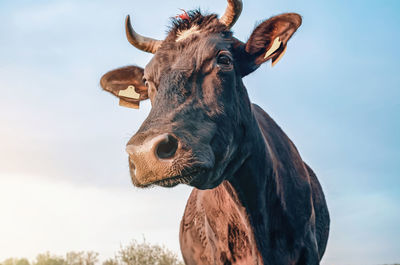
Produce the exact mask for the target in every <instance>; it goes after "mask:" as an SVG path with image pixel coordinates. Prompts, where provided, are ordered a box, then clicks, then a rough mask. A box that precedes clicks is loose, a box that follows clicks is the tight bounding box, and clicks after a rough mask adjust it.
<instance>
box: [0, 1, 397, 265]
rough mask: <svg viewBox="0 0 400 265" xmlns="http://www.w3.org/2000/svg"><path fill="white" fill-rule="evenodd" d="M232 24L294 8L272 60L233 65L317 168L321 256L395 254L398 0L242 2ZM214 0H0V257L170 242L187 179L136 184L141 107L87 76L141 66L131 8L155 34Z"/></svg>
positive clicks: (389, 259)
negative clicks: (322, 211) (133, 168)
mask: <svg viewBox="0 0 400 265" xmlns="http://www.w3.org/2000/svg"><path fill="white" fill-rule="evenodd" d="M243 2H244V9H243V12H242V15H241V17H240V18H239V20H238V22H237V23H236V24H235V26H234V27H233V31H234V33H235V36H236V37H238V38H239V39H241V40H242V41H246V40H247V38H248V37H249V36H250V34H251V32H252V30H253V29H254V26H255V25H256V23H259V22H262V21H263V20H265V19H267V18H269V17H271V16H273V15H277V14H280V13H284V12H297V13H299V14H301V15H302V16H303V24H302V26H301V27H300V29H299V30H298V32H297V33H296V34H295V36H294V37H293V38H292V39H291V40H290V42H289V45H288V49H287V52H286V54H285V56H284V57H283V58H282V60H281V61H280V62H279V63H278V64H277V65H276V66H275V67H274V68H271V66H270V64H268V63H267V64H265V65H264V66H262V67H260V68H259V69H258V70H257V71H256V72H254V73H253V74H251V75H249V76H247V77H245V79H244V83H245V85H246V87H247V88H248V92H249V95H250V99H251V100H252V101H253V102H254V103H257V104H258V105H260V106H261V107H262V108H263V109H264V110H265V111H267V112H268V113H269V114H270V115H271V116H272V117H273V118H274V119H275V121H276V122H277V123H278V124H279V125H280V126H281V127H282V128H283V130H284V131H285V132H286V133H287V134H288V136H289V137H290V138H291V139H292V140H293V142H294V143H295V144H296V146H297V148H298V150H299V151H300V153H301V156H302V157H303V160H304V161H306V162H307V163H308V164H309V165H310V166H311V167H312V168H313V170H314V171H315V172H316V174H317V176H318V178H319V180H320V182H321V184H322V186H323V189H324V191H325V195H326V199H327V203H328V207H329V210H330V214H331V230H330V238H329V242H328V247H327V252H326V254H325V256H324V258H323V261H322V264H326V265H328V264H335V265H372V264H388V263H395V262H400V244H399V238H400V206H399V205H400V189H399V185H400V176H399V172H400V151H399V150H400V75H399V69H400V52H399V50H398V43H400V35H399V28H400V16H399V15H398V13H399V12H400V2H399V1H396V0H391V1H389V0H382V1H368V0H363V1H361V0H354V1H344V0H338V1H329V2H328V1H295V0H285V1H265V0H257V1H256V0H253V1H247V0H244V1H243ZM197 7H201V9H202V10H204V11H207V12H213V13H217V14H222V13H223V11H224V10H225V7H226V2H225V1H223V0H220V1H215V0H213V1H212V0H203V1H194V0H169V1H156V0H152V1H125V0H115V1H104V0H103V1H102V0H99V1H85V0H70V1H67V0H59V1H49V0H35V1H32V0H30V1H28V0H21V1H10V0H2V1H0V17H1V23H0V91H1V95H2V96H1V97H0V124H1V125H0V216H1V217H0V261H1V260H3V259H6V258H8V257H27V258H29V259H31V260H32V259H34V258H35V256H36V255H37V254H39V253H42V252H45V251H50V252H52V253H55V254H59V255H62V254H65V253H66V252H67V251H73V250H77V251H78V250H94V251H98V252H100V255H101V256H100V258H101V259H103V260H104V259H106V258H108V257H112V256H114V254H115V252H116V251H117V250H118V249H119V247H120V245H121V244H122V245H124V244H127V243H129V242H130V240H132V239H137V240H141V239H142V238H143V237H145V238H146V240H147V241H149V242H151V243H158V244H163V245H165V246H167V247H168V248H170V249H172V250H174V251H176V252H179V243H178V233H179V232H178V229H179V222H180V218H181V217H182V214H183V211H184V207H185V203H186V200H187V198H188V196H189V194H190V191H191V188H190V187H188V186H178V187H176V188H173V189H165V188H152V189H146V190H141V189H138V188H134V187H133V186H132V184H131V182H130V177H129V172H128V164H127V155H126V153H125V144H126V142H127V141H128V139H129V138H130V137H131V136H132V135H133V134H134V133H135V131H136V130H137V129H138V127H139V126H140V124H141V123H142V121H143V120H144V119H145V118H146V116H147V114H148V113H149V109H150V104H149V102H145V103H143V104H141V108H140V110H138V111H137V110H132V109H127V108H123V107H120V106H118V100H117V99H116V98H114V97H112V96H111V95H109V94H107V93H106V92H103V91H102V90H101V88H100V86H99V80H100V77H101V76H102V75H103V74H104V73H106V72H107V71H109V70H112V69H114V68H117V67H120V66H124V65H129V64H135V65H139V66H141V67H144V66H145V65H146V63H147V62H148V61H149V60H150V59H151V56H152V55H150V54H147V53H144V52H141V51H139V50H137V49H135V48H134V47H132V46H131V45H130V44H129V43H128V41H127V40H126V39H125V33H124V27H123V21H124V18H125V16H126V15H127V14H130V15H131V19H132V23H133V25H134V28H135V29H136V30H137V31H138V32H139V33H142V34H143V35H147V36H151V37H153V38H158V39H163V38H164V37H165V35H166V31H167V26H168V25H169V17H171V16H175V15H176V14H177V13H180V11H179V8H184V9H187V10H190V9H194V8H197Z"/></svg>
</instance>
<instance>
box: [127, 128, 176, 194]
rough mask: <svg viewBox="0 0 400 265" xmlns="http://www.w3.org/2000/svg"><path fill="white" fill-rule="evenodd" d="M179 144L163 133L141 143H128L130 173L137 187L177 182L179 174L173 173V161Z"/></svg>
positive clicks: (170, 135) (172, 136) (169, 135)
mask: <svg viewBox="0 0 400 265" xmlns="http://www.w3.org/2000/svg"><path fill="white" fill-rule="evenodd" d="M180 146H181V145H180V142H179V140H178V139H177V137H175V136H174V135H172V134H169V133H164V134H161V135H158V136H155V137H153V138H151V139H146V140H144V142H143V143H140V144H133V143H128V145H127V147H126V151H127V152H128V154H129V160H130V163H129V165H130V171H131V175H132V178H133V181H134V184H135V185H137V186H148V185H150V184H157V183H158V182H160V181H163V180H165V179H170V180H171V181H170V182H171V183H172V182H173V181H172V180H178V178H179V177H180V174H177V173H180V172H174V171H175V170H174V165H173V164H174V160H175V158H176V156H177V153H178V152H179V151H180Z"/></svg>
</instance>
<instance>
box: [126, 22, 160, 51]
mask: <svg viewBox="0 0 400 265" xmlns="http://www.w3.org/2000/svg"><path fill="white" fill-rule="evenodd" d="M125 31H126V37H127V38H128V41H129V42H130V43H131V44H132V45H133V46H135V47H136V48H138V49H139V50H142V51H145V52H150V53H156V51H157V49H158V48H159V47H160V46H161V43H162V41H161V40H156V39H152V38H148V37H144V36H142V35H140V34H138V33H136V32H135V30H133V28H132V25H131V18H130V17H129V15H127V16H126V19H125Z"/></svg>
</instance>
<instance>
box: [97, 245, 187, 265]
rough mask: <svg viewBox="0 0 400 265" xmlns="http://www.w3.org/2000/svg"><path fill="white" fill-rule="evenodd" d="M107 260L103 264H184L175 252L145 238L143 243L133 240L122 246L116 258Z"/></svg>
mask: <svg viewBox="0 0 400 265" xmlns="http://www.w3.org/2000/svg"><path fill="white" fill-rule="evenodd" d="M106 262H107V264H106ZM106 262H105V263H103V265H183V262H182V261H180V260H179V259H178V257H177V255H176V254H175V253H174V252H172V251H170V250H169V249H167V248H165V247H164V246H160V245H152V244H149V243H147V242H146V241H145V240H143V242H142V243H139V242H137V241H136V240H133V241H132V242H131V243H130V244H129V245H128V246H125V247H121V249H120V251H119V252H118V254H117V256H116V257H115V259H114V260H108V261H106Z"/></svg>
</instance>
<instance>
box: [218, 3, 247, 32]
mask: <svg viewBox="0 0 400 265" xmlns="http://www.w3.org/2000/svg"><path fill="white" fill-rule="evenodd" d="M242 8H243V3H242V0H228V6H227V7H226V10H225V14H224V15H223V16H222V17H221V18H220V19H219V21H220V22H221V23H222V24H225V25H226V26H227V27H228V28H231V27H232V26H233V25H234V24H235V22H236V21H237V20H238V18H239V16H240V13H242Z"/></svg>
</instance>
